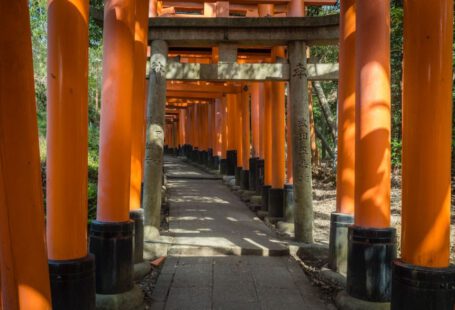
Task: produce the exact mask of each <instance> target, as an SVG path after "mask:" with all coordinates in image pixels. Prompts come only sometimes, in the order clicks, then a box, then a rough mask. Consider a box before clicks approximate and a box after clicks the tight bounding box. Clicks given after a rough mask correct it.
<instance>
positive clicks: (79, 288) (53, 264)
mask: <svg viewBox="0 0 455 310" xmlns="http://www.w3.org/2000/svg"><path fill="white" fill-rule="evenodd" d="M49 277H50V282H51V295H52V309H54V310H79V309H87V310H92V309H93V310H94V309H95V305H96V298H95V297H96V292H95V258H94V256H93V255H88V256H86V257H84V258H80V259H75V260H64V261H57V260H49Z"/></svg>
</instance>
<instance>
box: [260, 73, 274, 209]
mask: <svg viewBox="0 0 455 310" xmlns="http://www.w3.org/2000/svg"><path fill="white" fill-rule="evenodd" d="M264 86H265V87H264V88H265V104H264V106H265V108H264V110H265V111H264V124H265V126H264V127H265V131H264V186H263V187H262V210H263V211H268V209H269V192H270V188H271V187H272V162H273V159H272V104H273V103H272V100H273V99H272V82H268V81H267V82H265V84H264Z"/></svg>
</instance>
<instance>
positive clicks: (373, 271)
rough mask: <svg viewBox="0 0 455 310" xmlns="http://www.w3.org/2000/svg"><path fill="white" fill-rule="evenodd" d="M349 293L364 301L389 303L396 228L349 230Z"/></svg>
mask: <svg viewBox="0 0 455 310" xmlns="http://www.w3.org/2000/svg"><path fill="white" fill-rule="evenodd" d="M348 237H349V239H348V240H349V243H348V272H347V283H346V291H347V293H348V294H349V295H350V296H352V297H354V298H358V299H361V300H366V301H371V302H389V301H390V299H391V284H392V261H393V260H394V259H395V258H396V255H397V248H396V240H395V239H396V231H395V228H381V229H378V228H364V227H359V226H350V227H349V229H348Z"/></svg>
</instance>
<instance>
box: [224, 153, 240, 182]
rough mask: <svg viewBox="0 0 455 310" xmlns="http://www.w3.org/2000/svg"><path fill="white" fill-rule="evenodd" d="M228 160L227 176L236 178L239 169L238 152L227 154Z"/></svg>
mask: <svg viewBox="0 0 455 310" xmlns="http://www.w3.org/2000/svg"><path fill="white" fill-rule="evenodd" d="M226 159H227V175H231V176H234V175H235V170H236V168H237V151H236V150H230V151H227V152H226Z"/></svg>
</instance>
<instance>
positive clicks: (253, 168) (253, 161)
mask: <svg viewBox="0 0 455 310" xmlns="http://www.w3.org/2000/svg"><path fill="white" fill-rule="evenodd" d="M258 160H259V158H257V157H253V158H250V170H249V175H248V183H249V184H248V189H249V190H250V191H256V184H257V165H258Z"/></svg>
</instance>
